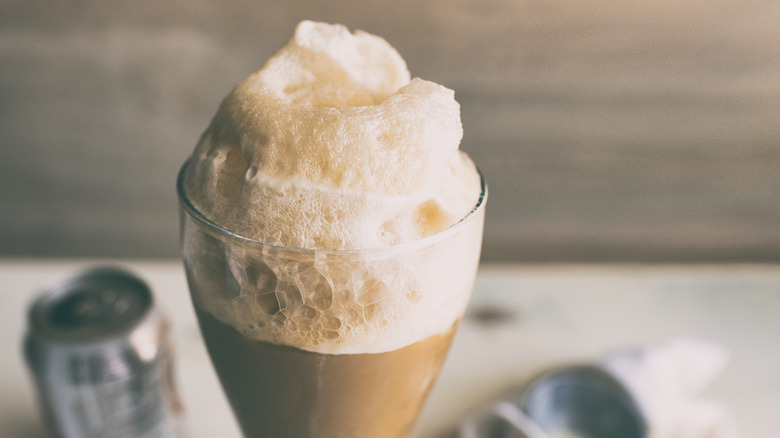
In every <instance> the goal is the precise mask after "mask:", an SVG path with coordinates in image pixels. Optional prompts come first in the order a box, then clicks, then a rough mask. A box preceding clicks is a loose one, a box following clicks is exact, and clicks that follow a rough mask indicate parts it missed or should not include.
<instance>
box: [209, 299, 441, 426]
mask: <svg viewBox="0 0 780 438" xmlns="http://www.w3.org/2000/svg"><path fill="white" fill-rule="evenodd" d="M195 310H196V313H197V314H198V319H199V321H200V327H201V331H202V333H203V337H204V338H205V340H206V345H207V347H208V350H209V354H210V356H211V360H212V362H213V363H214V367H215V368H216V370H217V374H218V375H219V378H220V380H221V381H222V387H223V388H224V390H225V393H226V394H227V397H228V399H229V400H230V403H231V405H232V406H233V412H234V413H235V414H236V417H237V418H238V422H239V424H240V425H241V429H242V430H243V432H244V436H246V437H247V438H314V437H316V438H336V437H343V438H402V437H406V436H408V435H409V433H410V431H411V429H412V427H413V426H414V422H415V420H416V419H417V416H418V414H419V413H420V410H421V408H422V404H423V403H424V402H425V399H426V398H427V396H428V392H429V390H430V389H431V386H432V385H433V382H434V381H435V379H436V376H437V375H438V373H439V369H440V368H441V365H442V363H443V362H444V358H445V356H446V354H447V350H448V349H449V346H450V343H451V341H452V337H453V335H454V333H455V327H453V328H452V329H451V330H449V331H448V332H447V333H444V334H441V335H435V336H432V337H430V338H428V339H425V340H422V341H420V342H417V343H415V344H412V345H409V346H407V347H403V348H400V349H398V350H394V351H390V352H386V353H373V354H340V355H339V354H321V353H313V352H309V351H304V350H299V349H296V348H291V347H284V346H278V345H274V344H269V343H266V342H260V341H256V340H250V339H247V338H246V337H244V336H243V335H242V334H240V333H239V332H238V331H237V330H235V329H234V328H233V327H231V326H228V325H226V324H223V323H222V322H220V321H218V320H217V319H215V318H214V317H213V316H211V315H210V314H208V313H207V312H204V311H202V310H200V309H198V308H197V307H196V309H195Z"/></svg>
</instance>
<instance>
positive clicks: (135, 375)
mask: <svg viewBox="0 0 780 438" xmlns="http://www.w3.org/2000/svg"><path fill="white" fill-rule="evenodd" d="M28 317H29V320H28V325H29V327H28V332H27V335H26V337H25V342H24V350H25V357H26V359H27V364H28V366H29V368H30V370H31V372H32V374H33V377H34V380H35V384H36V387H37V390H38V402H39V405H40V408H41V412H42V415H43V417H44V421H45V423H46V427H47V429H48V432H49V435H50V436H51V437H56V438H131V437H132V438H174V437H177V438H178V437H180V436H181V431H180V421H179V419H180V414H181V411H182V409H181V403H180V400H179V397H178V394H177V392H176V390H175V387H174V380H173V367H172V354H173V352H172V347H171V343H170V340H169V334H170V327H169V323H168V320H167V319H166V318H165V317H164V316H163V315H162V314H161V313H160V311H159V310H158V309H157V307H156V306H155V304H154V299H153V296H152V293H151V290H150V289H149V287H148V286H147V285H146V284H145V283H144V282H143V281H142V280H141V279H139V278H138V277H136V276H134V275H132V274H130V273H128V272H126V271H124V270H120V269H116V268H98V269H92V270H89V271H86V272H83V273H81V274H80V275H77V276H75V277H73V278H71V279H70V280H68V281H66V282H64V283H63V284H61V285H59V286H58V287H56V288H54V289H52V290H50V291H48V292H47V293H45V294H43V295H42V296H41V297H39V298H38V299H37V300H36V301H35V302H34V303H33V305H32V307H31V309H30V313H29V315H28Z"/></svg>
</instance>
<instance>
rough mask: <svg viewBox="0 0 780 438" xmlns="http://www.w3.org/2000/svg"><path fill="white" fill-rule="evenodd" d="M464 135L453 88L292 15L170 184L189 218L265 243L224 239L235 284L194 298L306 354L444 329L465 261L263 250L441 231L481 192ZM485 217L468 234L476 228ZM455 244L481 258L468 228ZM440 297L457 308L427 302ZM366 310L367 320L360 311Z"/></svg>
mask: <svg viewBox="0 0 780 438" xmlns="http://www.w3.org/2000/svg"><path fill="white" fill-rule="evenodd" d="M461 137H462V128H461V123H460V109H459V105H458V104H457V102H456V101H455V100H454V94H453V92H452V91H451V90H449V89H447V88H444V87H442V86H440V85H437V84H434V83H432V82H428V81H424V80H421V79H413V80H410V76H409V72H408V70H407V68H406V64H405V63H404V61H403V59H402V58H401V57H400V56H399V55H398V53H397V52H396V51H395V49H393V48H392V47H391V46H390V45H389V44H388V43H387V42H386V41H384V40H383V39H381V38H379V37H376V36H373V35H370V34H368V33H365V32H356V33H355V34H351V33H349V31H347V29H346V28H344V27H343V26H340V25H327V24H323V23H313V22H308V21H305V22H302V23H301V24H299V25H298V27H297V29H296V32H295V36H294V37H293V39H292V40H291V41H290V42H289V43H288V44H287V45H286V46H284V47H283V48H282V49H281V50H279V51H278V52H277V53H276V54H275V55H274V56H273V57H272V58H271V59H270V60H269V61H268V62H267V63H266V65H265V66H264V67H263V68H262V69H261V70H260V71H258V72H257V73H255V74H253V75H252V76H250V77H249V78H248V79H247V80H246V81H244V82H243V83H241V84H239V85H238V86H237V87H236V88H235V89H234V90H233V92H232V93H231V94H230V95H228V97H227V98H225V100H224V101H223V103H222V105H221V107H220V109H219V111H218V113H217V115H216V116H215V118H214V120H213V121H212V123H211V125H210V126H209V128H208V129H207V130H206V132H205V133H204V134H203V136H202V138H201V141H200V143H199V144H198V146H197V148H196V149H195V152H194V153H193V156H192V158H191V160H190V162H189V165H188V166H187V169H186V170H185V172H184V173H183V180H182V183H183V187H181V188H180V190H181V191H182V195H183V197H184V198H186V199H187V200H188V203H190V204H191V207H192V210H193V211H196V212H197V215H202V218H203V219H204V220H205V221H207V222H210V223H213V224H218V227H220V228H222V229H225V230H229V231H230V232H231V233H235V234H238V235H241V236H244V237H246V238H249V239H250V240H255V241H258V243H259V242H263V243H265V244H266V246H265V248H266V249H265V250H260V251H259V252H258V250H257V249H248V248H246V247H244V246H242V245H238V244H230V245H227V246H225V245H224V244H223V245H222V247H221V249H220V251H226V252H227V254H226V258H225V262H226V263H227V264H228V266H230V270H231V276H232V278H233V282H232V283H230V282H228V283H229V284H232V285H234V286H235V287H236V288H237V289H236V290H237V291H238V292H237V293H235V294H234V293H233V292H231V293H228V294H227V295H225V294H224V293H218V292H217V291H205V292H204V291H202V292H201V293H196V294H195V296H196V299H198V300H199V301H200V303H201V304H202V305H203V307H204V308H205V309H206V310H208V311H210V312H211V313H213V314H214V315H215V316H217V317H218V318H219V319H220V320H222V321H223V322H226V323H229V324H231V325H233V326H234V327H236V328H237V329H239V330H241V331H242V332H244V333H246V334H247V335H248V336H251V337H255V338H257V339H260V340H265V341H270V342H275V343H281V344H286V345H292V346H297V347H301V348H306V349H311V350H315V351H328V352H360V351H369V350H372V351H383V350H386V349H387V348H391V347H392V348H397V347H398V346H403V345H405V344H404V343H406V344H408V343H411V342H413V341H415V340H420V339H423V338H424V337H426V336H427V335H432V334H435V333H439V332H443V331H445V330H448V329H449V328H450V327H451V326H452V324H453V323H454V321H455V320H456V319H457V318H458V317H459V316H460V315H461V314H462V311H463V307H464V306H465V302H466V301H467V299H468V294H469V292H470V287H471V282H472V281H473V271H474V269H475V267H476V260H472V259H473V257H471V256H463V255H462V254H459V255H445V254H438V255H436V256H435V257H436V258H437V259H436V260H435V261H433V262H431V263H433V264H435V265H437V266H438V265H439V264H440V263H439V262H440V261H441V260H445V259H446V261H447V263H446V266H444V265H442V266H441V269H439V270H436V272H419V273H418V272H416V269H413V267H411V266H404V267H403V269H400V268H397V266H398V265H399V263H397V261H396V262H392V263H390V262H388V263H384V262H383V263H380V264H377V263H374V262H369V261H368V260H365V256H364V255H360V256H358V257H357V258H356V259H354V260H351V261H350V262H349V263H346V262H347V260H341V261H340V263H341V264H339V263H330V262H328V263H324V262H322V261H321V260H319V261H318V260H316V253H315V252H306V251H305V250H303V251H302V252H301V253H300V254H309V255H306V256H302V255H301V256H298V255H295V256H292V258H294V259H295V260H293V261H290V262H289V263H287V262H286V261H285V260H286V259H287V256H281V255H280V254H275V255H273V256H272V257H269V256H268V252H269V251H270V250H269V249H268V248H272V246H269V245H284V246H288V247H296V248H301V249H304V248H305V249H318V250H322V249H324V250H356V249H361V248H373V249H374V251H373V253H374V254H376V251H378V250H377V248H389V247H393V246H397V245H403V244H406V243H409V242H416V241H419V240H420V239H421V238H423V237H425V236H430V235H433V234H435V233H437V232H440V231H442V230H445V229H447V228H449V227H451V226H452V225H453V224H455V223H456V222H458V221H459V220H460V219H462V218H463V217H464V216H466V215H467V213H468V212H469V211H471V210H472V209H473V208H474V206H475V205H476V204H477V200H478V199H479V197H480V192H481V190H480V178H479V175H478V173H477V171H476V169H475V167H474V165H473V163H472V162H471V161H470V160H469V159H468V157H466V156H465V154H462V153H461V152H459V151H458V145H459V143H460V139H461ZM479 222H480V226H479V232H478V233H471V234H475V235H476V234H479V236H480V237H481V219H480V220H479ZM466 234H468V233H466ZM193 238H194V237H193ZM455 240H457V239H455ZM463 240H464V242H465V241H466V240H468V241H469V243H468V244H466V243H464V245H466V246H468V249H469V250H470V251H476V254H477V255H478V252H479V248H478V247H479V245H476V248H475V247H474V246H475V245H474V236H472V237H470V238H468V239H463ZM186 243H187V242H186V238H185V258H186V257H187V254H186V253H187V248H186ZM463 249H466V248H463ZM452 250H457V248H452ZM274 251H276V250H273V251H271V252H274ZM358 253H361V254H362V253H363V252H360V251H358V252H356V253H355V254H358ZM429 255H430V254H429ZM301 257H302V258H301ZM415 257H416V256H414V257H412V256H410V257H406V258H408V259H411V258H415ZM309 259H310V260H309ZM460 259H468V260H469V262H468V263H467V265H468V266H461V265H462V262H461V261H459V260H460ZM361 260H362V261H361ZM193 261H195V260H194V259H193ZM431 263H428V262H426V263H422V262H421V261H420V262H418V265H421V264H431ZM351 264H357V265H358V268H356V267H355V266H348V265H351ZM402 264H405V263H402ZM391 265H392V266H391ZM394 266H395V267H394ZM200 269H206V270H208V271H211V272H212V274H214V272H213V271H214V269H210V268H209V267H208V266H201V267H200ZM246 269H249V271H246ZM458 269H466V271H467V272H471V274H470V276H471V280H469V279H466V281H465V282H464V283H461V285H460V286H457V287H454V286H452V285H449V284H448V285H447V287H446V289H447V290H444V289H445V288H444V287H438V286H436V285H435V283H436V281H427V280H425V279H424V278H423V277H430V278H435V277H436V276H437V275H438V276H444V277H446V276H448V275H450V276H451V274H450V273H451V272H454V271H455V270H458ZM190 270H191V269H190ZM388 270H389V271H390V272H383V271H388ZM247 272H250V273H247ZM256 272H261V273H262V274H256V275H255V274H253V273H256ZM190 274H191V277H192V273H191V272H190ZM271 274H273V275H271ZM346 277H349V279H348V281H346V280H344V281H342V280H343V278H346ZM358 277H360V278H358ZM456 277H457V276H456ZM337 279H339V280H337ZM191 280H192V278H191ZM191 283H192V281H191ZM428 283H430V284H428ZM444 283H448V282H442V284H444ZM423 284H425V286H423ZM193 286H194V285H193ZM229 287H233V286H229ZM437 288H438V289H441V290H434V289H437ZM193 289H195V287H193ZM461 289H465V290H461ZM367 294H368V295H367ZM232 295H234V296H232ZM369 296H371V297H372V298H369ZM290 297H292V298H290ZM464 297H465V298H464ZM368 301H373V302H368ZM274 303H275V304H274ZM315 303H318V304H316V305H313V304H315ZM377 303H380V305H377ZM415 303H417V304H415ZM419 303H423V304H424V303H428V304H425V305H423V304H419ZM448 303H455V304H452V305H451V306H450V307H453V309H450V310H437V308H438V307H442V308H447V307H448V306H449V304H448ZM370 306H373V307H371V309H368V307H370ZM358 307H360V309H358ZM367 309H368V310H367ZM421 309H425V311H422V310H421ZM358 310H360V311H358ZM367 311H368V312H369V313H370V314H371V315H375V314H376V315H375V316H376V317H374V316H372V317H371V318H366V316H365V314H366V312H367ZM418 311H420V312H418ZM439 314H441V316H440V317H439V316H435V315H439ZM360 315H362V316H360ZM410 315H412V316H413V315H417V316H416V317H415V318H416V319H417V320H419V321H416V322H415V321H412V319H413V318H412V316H410ZM423 319H424V321H423ZM432 320H436V321H438V322H434V321H432ZM274 321H277V322H274ZM279 321H281V323H280V322H279ZM336 321H338V324H337V323H336ZM280 324H281V325H280ZM336 325H338V328H336V329H334V328H333V327H335V326H336ZM299 326H300V327H303V329H301V328H300V327H299ZM402 326H403V327H402ZM417 326H425V328H416V327H417ZM399 330H401V331H405V332H409V333H410V334H409V335H408V336H406V335H404V336H400V338H404V339H405V340H403V341H402V344H401V345H395V344H397V342H396V341H392V342H390V343H389V344H393V345H388V346H383V347H376V346H373V345H374V344H376V343H377V342H380V341H381V340H382V339H391V338H392V339H399V333H400V332H399ZM412 333H413V334H412ZM413 338H415V339H413ZM369 344H371V345H369ZM377 348H378V350H377Z"/></svg>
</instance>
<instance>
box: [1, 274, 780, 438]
mask: <svg viewBox="0 0 780 438" xmlns="http://www.w3.org/2000/svg"><path fill="white" fill-rule="evenodd" d="M96 264H112V265H118V266H124V267H126V268H129V269H130V270H132V271H134V272H136V273H137V274H139V275H140V276H142V277H143V278H144V279H145V280H146V281H147V282H148V283H149V284H150V285H151V286H152V288H153V289H154V291H155V293H156V296H157V297H158V300H159V302H160V303H161V305H162V306H163V307H164V309H165V310H166V311H167V313H168V314H169V316H170V317H171V319H172V321H173V324H174V340H175V343H176V351H177V354H176V360H177V363H176V366H177V370H176V371H177V380H178V384H179V387H180V391H181V393H182V397H183V399H184V402H185V404H186V409H187V417H186V429H187V432H188V434H189V435H188V436H189V437H190V438H215V437H219V438H238V437H239V433H238V429H237V427H236V426H235V424H234V422H233V419H232V416H231V414H230V412H229V409H228V407H227V404H226V402H225V399H224V397H223V395H222V393H221V390H220V388H219V386H218V383H217V380H216V376H215V375H214V373H213V370H212V368H211V364H210V363H209V360H208V358H207V356H206V351H205V348H204V346H203V344H202V342H201V339H200V335H199V333H198V330H197V326H196V322H195V318H194V314H193V312H192V309H191V305H190V303H189V297H188V292H187V287H186V282H185V278H184V273H183V268H182V266H181V264H180V263H179V262H178V261H176V260H161V261H150V260H143V261H126V260H108V261H106V260H100V261H95V260H75V261H74V260H69V261H64V260H16V259H0V327H1V328H2V329H1V330H0V345H2V346H4V347H5V348H7V351H8V353H6V356H7V357H6V358H4V359H2V360H0V437H2V438H39V437H43V436H44V435H43V432H42V430H41V426H40V425H39V420H38V415H37V411H36V409H35V402H34V394H33V391H32V385H31V381H30V378H29V375H28V373H27V371H26V369H25V365H24V362H23V359H22V355H21V349H20V346H21V339H22V335H23V333H24V329H25V320H24V318H25V313H26V308H27V306H28V304H29V302H30V301H31V300H32V299H33V298H34V297H35V296H36V294H37V293H39V292H40V291H42V290H43V289H45V288H46V287H48V286H52V285H54V284H55V283H57V282H58V281H60V280H62V279H64V278H66V277H68V276H69V275H71V274H73V273H74V272H75V271H77V270H79V269H81V268H85V267H89V266H94V265H96ZM491 315H492V316H497V318H492V319H490V318H487V316H491ZM486 319H490V322H489V323H486V322H485V320H486ZM680 336H683V337H693V338H697V339H703V340H709V341H715V342H718V343H721V344H723V345H725V346H726V347H728V349H729V350H730V351H731V354H732V358H731V362H730V364H729V367H728V369H727V370H726V371H725V373H724V374H723V375H722V376H721V377H720V378H719V379H718V380H717V382H716V383H715V384H714V385H713V387H712V388H711V389H710V391H709V392H708V394H707V396H710V397H712V398H716V399H719V400H721V401H723V402H725V403H726V404H727V405H728V406H729V408H730V409H731V410H732V411H733V412H734V413H735V415H736V417H737V420H738V422H739V427H740V432H741V433H740V436H742V437H746V438H764V437H766V438H770V437H772V438H774V437H777V436H778V435H777V424H778V415H780V339H779V338H780V267H779V266H765V265H724V266H636V265H594V266H568V265H560V266H559V265H553V266H543V265H542V266H533V265H532V266H522V265H517V266H516V265H505V266H497V265H483V267H482V268H481V269H480V273H479V275H478V278H477V284H476V288H475V292H474V296H473V299H472V302H471V306H470V310H469V313H468V315H467V317H466V318H465V320H464V322H463V324H462V325H461V329H460V331H459V333H458V335H457V337H456V339H455V343H454V345H453V347H452V350H451V352H450V356H449V358H448V360H447V363H446V365H445V368H444V370H443V372H442V375H441V377H440V379H439V381H438V383H437V385H436V387H435V389H434V391H433V393H432V395H431V398H430V399H429V401H428V404H427V405H426V408H425V411H424V412H423V415H422V418H421V420H420V423H419V425H418V427H417V429H416V431H415V433H414V435H413V437H414V438H439V437H442V436H446V435H447V434H448V433H447V431H448V430H451V428H452V427H453V426H454V425H455V423H456V421H457V419H458V418H459V417H460V416H462V415H463V414H464V413H467V412H469V411H470V410H472V409H474V408H476V407H478V406H480V405H482V404H483V403H486V402H488V401H490V400H492V399H493V398H495V397H497V396H499V395H501V394H504V393H506V392H507V391H509V390H511V389H512V388H513V387H517V386H518V385H520V384H522V383H523V382H525V381H527V380H528V379H529V378H531V377H533V376H534V375H535V374H536V373H538V372H540V371H541V370H543V369H545V368H546V367H549V366H555V365H563V364H569V363H581V362H592V361H596V360H598V359H599V358H600V357H601V356H602V355H603V354H604V353H606V352H609V351H611V350H612V349H615V348H618V347H623V346H631V345H646V344H648V343H655V342H660V341H663V340H666V339H669V338H673V337H680Z"/></svg>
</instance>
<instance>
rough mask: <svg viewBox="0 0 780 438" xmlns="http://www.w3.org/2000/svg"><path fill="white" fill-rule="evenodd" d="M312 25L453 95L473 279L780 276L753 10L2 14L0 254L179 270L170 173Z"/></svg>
mask: <svg viewBox="0 0 780 438" xmlns="http://www.w3.org/2000/svg"><path fill="white" fill-rule="evenodd" d="M306 18H308V19H314V20H322V21H329V22H341V23H344V24H346V25H348V26H349V27H350V28H352V29H354V28H361V29H365V30H367V31H370V32H372V33H376V34H379V35H381V36H383V37H385V38H386V39H387V40H388V41H389V42H390V43H391V44H393V45H394V46H395V47H396V48H397V49H398V50H399V51H400V52H401V54H402V55H403V56H404V57H405V58H406V59H407V62H408V64H409V67H410V70H411V71H412V74H413V76H420V77H423V78H426V79H430V80H433V81H436V82H439V83H442V84H444V85H446V86H448V87H450V88H453V89H454V90H455V91H456V97H457V99H458V100H459V101H460V102H461V105H462V115H463V123H464V128H465V137H464V140H463V144H462V148H463V149H464V150H466V151H467V152H469V153H470V154H471V155H472V157H473V158H474V160H475V161H476V162H477V163H478V165H479V166H480V167H481V169H482V171H483V172H484V173H485V175H486V176H487V178H488V181H489V185H490V199H489V204H488V219H487V223H486V230H485V245H484V259H485V260H492V261H497V260H500V261H533V262H546V261H584V262H587V261H629V262H631V261H654V262H668V261H686V262H707V261H772V262H777V261H780V2H777V1H762V0H653V1H650V0H642V1H631V0H628V1H607V0H594V1H580V0H548V1H542V0H538V1H537V0H512V1H510V0H482V1H478V0H436V1H425V2H420V1H413V0H395V1H392V2H364V1H348V0H335V1H327V2H315V1H312V2H304V1H300V0H293V1H265V2H263V1H255V2H253V1H249V0H219V1H217V0H188V1H184V0H177V1H168V2H158V1H152V0H133V1H130V0H116V1H111V2H106V1H98V0H81V1H77V0H69V1H55V2H43V1H13V0H0V256H17V255H25V256H52V255H56V256H103V255H111V256H129V257H136V256H138V257H168V256H175V255H176V254H177V252H178V249H177V246H178V242H177V240H178V231H177V230H178V224H177V222H178V213H177V206H176V197H175V194H174V180H175V175H176V172H177V170H178V167H179V166H180V164H181V163H182V162H183V161H184V159H185V158H186V156H187V155H188V154H189V153H190V152H191V150H192V148H193V147H194V144H195V142H196V140H197V139H198V137H199V135H200V133H201V132H202V131H203V130H204V129H205V127H206V125H207V123H208V122H209V120H210V119H211V117H212V116H213V114H214V113H215V111H216V108H217V105H218V104H219V102H220V100H221V99H222V97H223V96H224V95H225V94H227V93H228V92H229V90H230V89H231V88H232V87H233V86H234V85H235V84H236V83H237V82H239V81H241V80H242V79H243V78H244V77H246V76H247V75H248V74H249V73H251V72H252V71H254V70H256V69H257V68H259V67H260V66H261V65H262V63H263V62H264V61H265V59H266V58H268V57H269V56H270V55H271V54H272V53H273V51H274V50H275V49H276V48H277V47H279V46H280V45H281V44H283V43H284V42H285V41H286V40H287V39H288V38H289V37H290V35H291V33H292V30H293V28H294V26H295V24H296V23H297V22H298V21H300V20H301V19H306Z"/></svg>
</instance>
